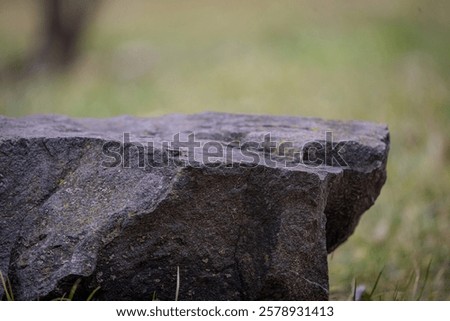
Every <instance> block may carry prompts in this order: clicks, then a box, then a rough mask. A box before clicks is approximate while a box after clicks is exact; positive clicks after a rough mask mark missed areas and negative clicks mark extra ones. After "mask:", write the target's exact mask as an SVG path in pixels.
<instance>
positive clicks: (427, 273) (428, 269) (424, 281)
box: [417, 258, 433, 301]
mask: <svg viewBox="0 0 450 321" xmlns="http://www.w3.org/2000/svg"><path fill="white" fill-rule="evenodd" d="M431 261H433V259H432V258H431V259H430V262H428V266H427V270H426V271H425V278H424V280H423V285H422V288H421V289H420V293H419V295H418V297H417V301H419V300H420V299H421V298H422V295H423V291H424V290H425V286H426V285H427V282H428V276H429V275H430V268H431Z"/></svg>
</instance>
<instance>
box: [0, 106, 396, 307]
mask: <svg viewBox="0 0 450 321" xmlns="http://www.w3.org/2000/svg"><path fill="white" fill-rule="evenodd" d="M388 149H389V134H388V130H387V128H386V126H383V125H376V124H372V123H365V122H337V121H325V120H320V119H312V118H297V117H279V116H257V115H232V114H219V113H204V114H195V115H168V116H164V117H160V118H145V119H143V118H133V117H126V116H122V117H117V118H110V119H73V118H67V117H62V116H54V115H52V116H30V117H24V118H6V117H0V209H1V211H0V271H2V273H3V275H5V276H8V277H9V279H10V281H11V283H12V288H13V292H14V295H15V297H16V299H19V300H34V299H38V298H39V299H50V298H55V297H58V296H61V295H63V294H64V293H68V292H69V290H70V288H71V287H72V285H73V284H74V283H75V281H76V280H77V279H79V278H81V286H80V287H79V290H78V291H77V295H78V298H79V299H83V298H84V299H85V298H86V297H87V296H88V294H89V293H90V292H91V291H92V290H93V289H94V288H96V287H98V286H100V287H101V289H100V291H99V292H97V294H96V298H97V299H104V300H106V299H107V300H151V299H152V297H153V296H154V295H156V297H157V298H158V299H162V300H173V299H174V297H175V291H176V283H177V282H176V279H177V267H178V268H179V277H180V292H179V299H181V300H278V299H280V300H281V299H282V300H324V299H327V298H328V273H327V253H329V252H331V251H333V250H334V249H335V248H336V247H337V246H339V244H341V243H342V242H344V241H345V240H346V239H347V238H348V237H349V236H350V235H351V234H352V232H353V231H354V229H355V227H356V225H357V223H358V220H359V218H360V216H361V215H362V213H364V212H365V211H366V210H367V209H368V208H369V207H370V206H371V205H372V204H373V203H374V201H375V199H376V198H377V196H378V194H379V192H380V190H381V187H382V185H383V184H384V182H385V179H386V161H387V154H388ZM1 295H3V289H0V296H1Z"/></svg>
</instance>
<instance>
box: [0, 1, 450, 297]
mask: <svg viewBox="0 0 450 321" xmlns="http://www.w3.org/2000/svg"><path fill="white" fill-rule="evenodd" d="M38 3H39V2H38V1H31V0H28V1H27V0H18V1H13V0H2V1H0V66H2V65H3V66H4V65H7V64H8V63H9V62H11V61H13V60H15V59H17V57H18V56H20V55H23V54H24V53H26V52H27V51H28V50H29V49H30V48H31V47H32V46H33V45H34V44H35V41H36V39H37V27H38V26H39V23H40V20H39V15H38V12H39V7H38ZM449 13H450V1H447V0H432V1H418V0H411V1H406V0H403V1H388V0H380V1H369V0H363V1H356V0H348V1H325V0H316V1H312V0H311V1H287V0H282V1H266V0H258V1H256V0H253V1H235V0H234V1H218V0H214V1H212V0H211V1H206V0H204V1H182V0H154V1H145V0H133V1H125V0H111V1H103V3H102V4H101V6H100V8H99V11H98V13H97V15H96V17H95V19H94V21H93V23H92V25H91V26H90V27H89V29H88V32H87V34H86V37H85V38H84V41H83V43H82V55H81V57H80V58H79V59H78V61H77V62H76V64H75V65H74V66H73V67H72V68H71V69H70V70H69V71H68V72H67V73H64V74H57V75H53V76H52V75H41V76H35V77H33V78H31V79H27V80H22V81H13V80H11V81H8V79H6V81H5V80H4V79H3V81H2V83H1V85H0V113H1V114H3V115H7V116H22V115H28V114H34V113H60V114H67V115H71V116H82V117H109V116H114V115H119V114H131V115H138V116H154V115H160V114H165V113H173V112H182V113H193V112H200V111H205V110H209V111H224V112H243V113H264V114H285V115H302V116H315V117H323V118H335V119H361V120H369V121H374V122H382V123H387V124H388V125H389V128H390V131H391V143H392V145H391V152H390V158H389V163H388V181H387V183H386V185H385V187H384V188H383V190H382V193H381V195H380V197H379V199H378V200H377V201H376V203H375V205H374V206H373V207H372V208H371V209H370V210H369V211H368V212H367V213H366V214H365V215H364V216H363V218H362V220H361V222H360V224H359V226H358V228H357V229H356V232H355V234H354V235H353V236H352V237H351V238H350V239H349V240H348V241H347V242H346V243H345V244H344V245H342V246H341V247H340V248H338V249H337V250H336V251H335V252H334V253H333V254H332V255H330V257H329V268H330V292H331V299H337V300H341V299H348V298H350V297H351V294H352V286H353V284H354V283H355V280H356V284H365V285H367V287H368V289H369V290H370V288H371V286H372V285H373V284H374V282H375V280H376V278H377V275H378V273H379V272H380V271H381V270H382V269H383V267H384V270H383V273H382V276H381V279H380V282H379V284H378V287H377V289H376V292H375V296H374V298H375V299H383V300H392V299H403V300H415V299H418V298H419V297H420V298H421V299H426V300H450V259H449V258H450V255H449V254H450V253H449V244H450V224H449V214H450V213H449V210H450V198H449V197H448V193H449V192H450V135H449V134H450V130H449V126H450V19H449ZM430 260H431V265H430V272H429V274H428V277H426V274H427V273H426V270H427V266H428V264H429V262H430ZM422 289H423V291H422ZM421 293H422V295H421Z"/></svg>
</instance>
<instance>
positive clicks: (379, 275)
mask: <svg viewBox="0 0 450 321" xmlns="http://www.w3.org/2000/svg"><path fill="white" fill-rule="evenodd" d="M383 270H384V267H383V268H382V269H381V271H380V273H378V276H377V279H376V280H375V284H374V285H373V288H372V291H370V294H369V300H371V299H372V296H373V294H374V293H375V290H376V289H377V286H378V282H379V281H380V278H381V274H383Z"/></svg>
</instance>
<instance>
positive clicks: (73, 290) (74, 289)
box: [67, 278, 81, 301]
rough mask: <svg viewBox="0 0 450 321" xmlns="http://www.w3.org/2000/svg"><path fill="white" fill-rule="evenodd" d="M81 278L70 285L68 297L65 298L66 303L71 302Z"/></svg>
mask: <svg viewBox="0 0 450 321" xmlns="http://www.w3.org/2000/svg"><path fill="white" fill-rule="evenodd" d="M80 282H81V278H79V279H77V280H76V281H75V283H74V284H73V285H72V288H71V289H70V293H69V296H68V297H67V300H68V301H72V300H73V297H74V296H75V292H76V291H77V288H78V285H80Z"/></svg>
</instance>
